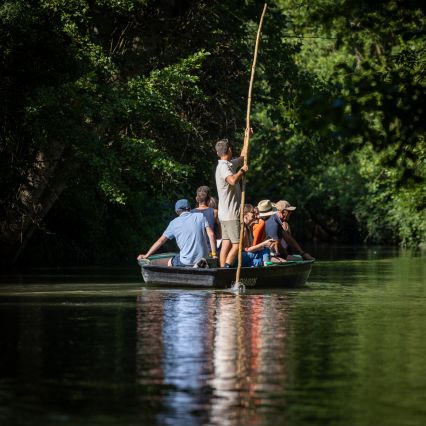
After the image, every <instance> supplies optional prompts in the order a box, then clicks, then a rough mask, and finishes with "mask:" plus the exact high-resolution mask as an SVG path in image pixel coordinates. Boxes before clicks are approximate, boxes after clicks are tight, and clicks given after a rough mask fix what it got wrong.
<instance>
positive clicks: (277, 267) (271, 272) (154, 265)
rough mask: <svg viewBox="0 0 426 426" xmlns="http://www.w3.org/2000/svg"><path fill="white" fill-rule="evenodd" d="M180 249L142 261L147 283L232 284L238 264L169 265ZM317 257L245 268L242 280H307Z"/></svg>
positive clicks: (273, 283)
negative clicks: (169, 261) (198, 266)
mask: <svg viewBox="0 0 426 426" xmlns="http://www.w3.org/2000/svg"><path fill="white" fill-rule="evenodd" d="M175 254H176V253H165V254H159V255H154V256H151V257H149V258H148V259H144V260H141V261H140V262H139V264H140V266H141V270H142V276H143V279H144V281H145V283H146V284H148V285H154V286H164V287H166V286H167V287H176V286H179V287H207V288H230V287H231V286H232V284H233V283H234V281H235V274H236V268H217V267H209V268H195V267H193V268H190V267H188V268H179V267H170V266H167V262H168V260H169V259H170V258H171V257H172V256H174V255H175ZM313 262H314V261H313V260H302V259H301V260H299V261H289V262H285V263H276V264H273V265H271V266H262V267H257V268H253V267H252V268H241V280H240V281H241V282H242V283H243V284H244V285H245V286H246V287H247V288H288V287H299V286H302V285H304V284H305V283H306V281H307V279H308V277H309V274H310V272H311V269H312V264H313Z"/></svg>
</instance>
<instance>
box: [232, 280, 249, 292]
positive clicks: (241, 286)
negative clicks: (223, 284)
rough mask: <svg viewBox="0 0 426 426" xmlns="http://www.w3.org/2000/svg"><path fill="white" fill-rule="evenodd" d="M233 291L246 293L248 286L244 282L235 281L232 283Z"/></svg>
mask: <svg viewBox="0 0 426 426" xmlns="http://www.w3.org/2000/svg"><path fill="white" fill-rule="evenodd" d="M231 291H233V292H235V293H245V291H246V286H245V285H244V284H243V283H242V282H234V283H232V286H231Z"/></svg>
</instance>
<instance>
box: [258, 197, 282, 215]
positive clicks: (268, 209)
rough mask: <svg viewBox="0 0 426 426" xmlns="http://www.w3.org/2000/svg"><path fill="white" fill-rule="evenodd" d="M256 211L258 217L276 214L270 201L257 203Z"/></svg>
mask: <svg viewBox="0 0 426 426" xmlns="http://www.w3.org/2000/svg"><path fill="white" fill-rule="evenodd" d="M257 209H258V210H259V217H268V216H272V215H273V214H275V213H276V212H277V209H276V208H275V207H274V206H273V204H272V203H271V200H262V201H259V204H258V205H257Z"/></svg>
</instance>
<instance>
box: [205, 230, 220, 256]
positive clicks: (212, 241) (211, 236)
mask: <svg viewBox="0 0 426 426" xmlns="http://www.w3.org/2000/svg"><path fill="white" fill-rule="evenodd" d="M206 231H207V236H208V237H209V241H210V248H211V254H212V257H217V253H216V237H215V235H214V232H213V229H212V228H210V226H206Z"/></svg>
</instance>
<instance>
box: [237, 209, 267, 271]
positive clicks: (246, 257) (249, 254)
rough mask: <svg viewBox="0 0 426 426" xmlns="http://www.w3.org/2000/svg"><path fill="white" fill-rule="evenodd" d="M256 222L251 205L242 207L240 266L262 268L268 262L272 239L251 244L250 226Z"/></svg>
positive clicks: (254, 211)
mask: <svg viewBox="0 0 426 426" xmlns="http://www.w3.org/2000/svg"><path fill="white" fill-rule="evenodd" d="M256 221H257V215H256V210H255V208H254V207H253V206H252V205H251V204H245V205H244V236H243V253H242V256H243V259H242V266H263V265H264V264H265V263H266V262H269V261H270V249H269V247H270V246H271V245H272V244H273V243H274V241H273V240H272V239H270V240H264V241H262V242H260V243H258V244H255V245H254V244H253V235H252V233H251V229H250V227H251V225H252V224H253V223H254V222H256Z"/></svg>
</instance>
